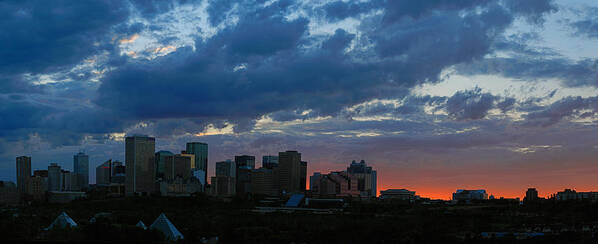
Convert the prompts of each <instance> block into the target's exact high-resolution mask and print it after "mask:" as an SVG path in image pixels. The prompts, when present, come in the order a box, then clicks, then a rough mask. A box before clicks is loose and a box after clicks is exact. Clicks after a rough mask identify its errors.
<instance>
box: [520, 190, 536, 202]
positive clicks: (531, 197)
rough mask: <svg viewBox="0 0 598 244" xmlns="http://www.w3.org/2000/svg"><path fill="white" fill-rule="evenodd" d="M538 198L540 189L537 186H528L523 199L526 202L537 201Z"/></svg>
mask: <svg viewBox="0 0 598 244" xmlns="http://www.w3.org/2000/svg"><path fill="white" fill-rule="evenodd" d="M538 199H539V198H538V190H536V188H528V189H527V191H526V192H525V198H524V199H523V200H524V201H526V202H533V201H537V200H538Z"/></svg>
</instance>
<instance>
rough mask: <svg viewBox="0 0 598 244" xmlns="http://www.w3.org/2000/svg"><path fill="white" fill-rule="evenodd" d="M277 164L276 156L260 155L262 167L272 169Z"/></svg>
mask: <svg viewBox="0 0 598 244" xmlns="http://www.w3.org/2000/svg"><path fill="white" fill-rule="evenodd" d="M277 166H278V156H272V155H267V156H263V157H262V168H266V169H273V168H274V167H277Z"/></svg>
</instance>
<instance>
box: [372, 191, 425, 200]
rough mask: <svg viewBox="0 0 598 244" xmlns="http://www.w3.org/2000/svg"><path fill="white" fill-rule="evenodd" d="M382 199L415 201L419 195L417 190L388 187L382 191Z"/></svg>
mask: <svg viewBox="0 0 598 244" xmlns="http://www.w3.org/2000/svg"><path fill="white" fill-rule="evenodd" d="M380 199H382V200H391V199H392V200H401V201H410V202H413V201H415V200H416V199H417V196H416V195H415V191H409V190H407V189H388V190H384V191H380Z"/></svg>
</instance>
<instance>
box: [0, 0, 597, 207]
mask: <svg viewBox="0 0 598 244" xmlns="http://www.w3.org/2000/svg"><path fill="white" fill-rule="evenodd" d="M597 12H598V2H596V1H593V0H529V1H519V0H461V1H452V0H427V1H411V0H392V1H391V0H369V1H368V0H361V1H358V0H356V1H338V0H336V1H335V0H279V1H276V0H269V1H263V0H235V1H232V0H198V1H192V0H189V1H168V0H165V1H158V0H156V1H136V0H128V1H124V0H115V1H109V0H108V1H66V0H65V1H61V0H57V1H10V0H9V1H2V2H0V43H1V45H0V180H10V181H14V180H15V178H16V177H15V157H17V156H20V155H29V156H31V157H32V167H33V169H45V168H47V165H48V164H49V163H51V162H56V163H58V164H60V165H61V166H62V167H63V168H66V169H71V170H72V168H73V165H72V161H73V155H74V154H76V153H77V152H79V151H84V152H85V153H87V154H88V155H90V175H91V176H90V177H91V179H90V182H91V183H93V182H95V167H96V166H98V165H99V164H101V163H102V162H104V161H106V160H108V159H113V160H120V161H123V160H124V137H125V136H126V135H132V134H147V135H150V136H154V137H156V151H159V150H170V151H172V152H179V151H181V150H184V148H185V143H186V142H189V141H201V142H206V143H208V144H209V166H208V167H209V172H208V173H209V174H210V175H211V174H213V173H214V164H215V162H217V161H221V160H225V159H231V158H233V157H234V156H235V155H241V154H249V155H255V156H256V159H257V161H258V165H259V164H260V163H261V156H262V155H276V154H277V153H278V152H279V151H285V150H298V151H300V152H301V153H302V159H303V160H305V161H307V162H308V175H311V174H312V173H313V172H329V171H332V170H335V171H338V170H344V169H345V168H346V167H347V166H348V164H349V163H350V162H351V161H352V160H362V159H363V160H365V161H366V163H368V164H369V165H371V166H373V167H374V169H375V170H377V172H378V188H379V190H383V189H389V188H406V189H409V190H414V191H416V193H417V194H418V195H420V196H422V197H431V198H442V199H449V198H450V196H451V193H452V192H454V191H455V190H456V189H486V190H487V191H488V192H489V193H490V194H492V195H494V196H496V197H522V196H523V195H524V193H525V190H526V189H527V188H528V187H535V188H537V189H538V191H539V193H540V195H541V196H548V195H550V194H552V193H555V192H557V191H560V190H563V189H564V188H574V189H576V190H578V191H591V190H594V191H596V190H598V178H596V177H595V176H596V175H597V174H598V123H597V122H598V17H596V13H597Z"/></svg>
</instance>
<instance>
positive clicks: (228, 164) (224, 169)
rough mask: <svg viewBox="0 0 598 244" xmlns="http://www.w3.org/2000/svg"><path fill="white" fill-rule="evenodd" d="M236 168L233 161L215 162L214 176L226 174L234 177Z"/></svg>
mask: <svg viewBox="0 0 598 244" xmlns="http://www.w3.org/2000/svg"><path fill="white" fill-rule="evenodd" d="M236 169H237V167H236V166H235V162H233V161H231V160H230V159H229V160H226V161H222V162H216V176H228V177H235V176H236V174H237V173H236Z"/></svg>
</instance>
